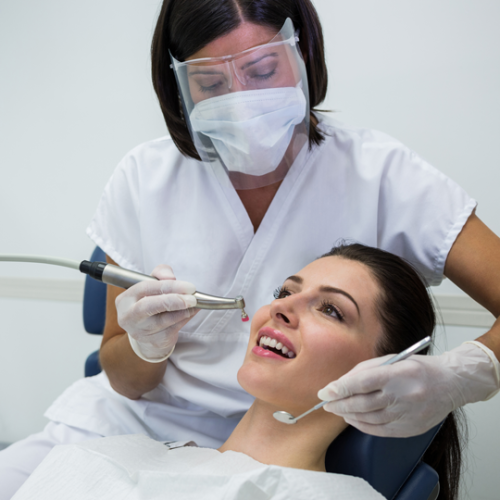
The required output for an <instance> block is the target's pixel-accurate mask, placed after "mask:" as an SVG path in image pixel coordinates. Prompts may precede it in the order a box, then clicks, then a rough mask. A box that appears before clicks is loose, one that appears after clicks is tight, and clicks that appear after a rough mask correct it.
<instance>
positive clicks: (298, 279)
mask: <svg viewBox="0 0 500 500" xmlns="http://www.w3.org/2000/svg"><path fill="white" fill-rule="evenodd" d="M288 280H290V281H295V283H298V284H299V285H302V283H303V282H304V280H303V279H302V278H301V277H300V276H288V278H287V279H286V280H285V281H288Z"/></svg>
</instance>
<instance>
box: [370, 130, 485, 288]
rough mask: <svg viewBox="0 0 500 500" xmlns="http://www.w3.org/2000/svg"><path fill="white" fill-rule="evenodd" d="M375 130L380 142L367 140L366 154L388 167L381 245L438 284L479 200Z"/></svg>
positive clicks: (383, 190)
mask: <svg viewBox="0 0 500 500" xmlns="http://www.w3.org/2000/svg"><path fill="white" fill-rule="evenodd" d="M376 134H379V135H380V137H378V140H377V141H374V142H368V143H365V144H364V147H365V148H366V150H367V151H366V153H367V155H363V156H364V157H365V159H366V158H368V159H369V161H370V162H375V163H378V164H379V165H383V168H381V169H380V170H379V172H381V178H380V192H379V197H378V200H379V202H378V224H377V231H378V234H377V240H378V246H379V247H380V248H383V249H384V250H387V251H389V252H392V253H395V254H397V255H399V256H401V257H403V258H404V259H406V260H407V261H409V262H411V263H412V264H413V265H414V266H415V267H416V268H417V269H418V270H419V271H420V273H421V274H422V275H423V277H424V278H425V280H426V282H427V285H432V286H435V285H439V284H440V283H441V281H442V279H443V272H444V265H445V262H446V258H447V256H448V253H449V251H450V249H451V247H452V246H453V243H454V242H455V240H456V238H457V236H458V235H459V233H460V231H461V230H462V228H463V226H464V224H465V223H466V222H467V219H468V218H469V216H470V215H471V213H472V212H473V210H474V208H475V207H476V205H477V203H476V201H475V200H474V199H472V198H471V197H470V196H469V195H468V194H467V193H466V192H465V191H464V189H462V188H461V187H460V186H459V185H458V184H457V183H455V182H454V181H453V180H451V179H450V178H449V177H447V176H446V175H444V174H443V173H442V172H440V171H439V170H437V169H436V168H434V167H433V166H431V165H430V164H429V163H427V162H426V161H424V160H423V159H422V158H420V157H419V156H418V155H416V154H415V153H414V152H413V151H411V150H409V149H408V148H406V147H404V146H403V145H401V144H400V143H399V142H397V141H395V140H394V139H392V138H390V137H389V136H386V135H385V134H381V133H376ZM391 143H392V144H391ZM377 157H378V158H377ZM366 167H367V168H368V169H369V165H367V166H366Z"/></svg>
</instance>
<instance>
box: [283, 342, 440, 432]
mask: <svg viewBox="0 0 500 500" xmlns="http://www.w3.org/2000/svg"><path fill="white" fill-rule="evenodd" d="M431 341H432V340H431V338H430V337H425V338H424V339H422V340H420V341H418V342H417V343H416V344H413V345H412V346H411V347H408V349H405V350H404V351H402V352H400V353H399V354H396V356H393V357H392V358H391V359H388V360H387V361H386V362H385V363H382V364H381V365H380V366H385V365H392V364H394V363H397V362H398V361H402V360H403V359H406V358H409V357H410V356H411V355H412V354H416V353H417V352H420V351H422V350H423V349H425V348H426V347H427V346H429V345H430V344H431ZM327 403H331V401H322V402H321V403H318V404H317V405H316V406H314V407H313V408H311V409H310V410H308V411H306V412H305V413H303V414H302V415H299V416H298V417H294V416H293V415H290V413H288V412H287V411H275V412H274V413H273V417H274V418H275V419H276V420H278V421H279V422H281V423H283V424H295V423H296V422H297V420H299V419H301V418H302V417H305V416H306V415H309V413H312V412H313V411H315V410H319V409H320V408H323V406H325V405H326V404H327Z"/></svg>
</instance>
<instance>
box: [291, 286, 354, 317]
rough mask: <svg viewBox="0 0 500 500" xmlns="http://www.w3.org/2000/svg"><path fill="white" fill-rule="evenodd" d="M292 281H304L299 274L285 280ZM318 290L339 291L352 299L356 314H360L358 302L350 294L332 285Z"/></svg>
mask: <svg viewBox="0 0 500 500" xmlns="http://www.w3.org/2000/svg"><path fill="white" fill-rule="evenodd" d="M288 280H290V281H294V282H295V283H298V284H299V285H302V283H304V280H303V279H302V278H301V277H300V276H289V277H288V278H287V279H286V280H285V281H288ZM319 291H320V292H326V293H340V294H342V295H344V296H345V297H347V298H348V299H349V300H351V301H352V303H353V304H354V305H355V306H356V309H357V310H358V314H359V315H360V316H361V312H360V311H359V306H358V303H357V302H356V301H355V300H354V299H353V297H352V296H351V295H349V294H348V293H347V292H345V291H344V290H342V289H340V288H335V287H333V286H322V287H320V289H319Z"/></svg>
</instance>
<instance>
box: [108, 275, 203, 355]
mask: <svg viewBox="0 0 500 500" xmlns="http://www.w3.org/2000/svg"><path fill="white" fill-rule="evenodd" d="M151 275H152V276H154V277H155V278H158V279H159V281H158V282H154V281H143V282H141V283H137V284H136V285H134V286H132V287H130V288H129V289H128V290H126V291H125V292H123V293H122V294H120V295H119V296H118V297H117V299H116V310H117V315H118V324H119V325H120V326H121V327H122V328H123V329H124V330H125V331H126V332H127V334H128V337H129V340H130V345H131V346H132V349H133V350H134V352H135V353H136V354H137V355H138V356H139V357H140V358H141V359H144V360H145V361H149V362H150V363H160V362H161V361H164V360H165V359H167V358H168V357H169V356H170V355H171V354H172V352H173V350H174V347H175V344H176V342H177V338H178V336H179V330H180V329H181V328H182V327H183V326H184V325H185V324H186V323H187V322H188V321H189V320H190V319H191V318H192V317H193V316H194V315H195V314H196V313H197V312H198V309H193V308H194V307H195V306H196V298H195V297H194V296H193V295H191V294H193V293H194V292H195V291H196V289H195V286H194V285H193V284H192V283H188V282H186V281H177V280H176V279H175V276H174V273H173V271H172V268H171V267H169V266H166V265H160V266H157V267H155V268H154V269H153V272H152V273H151Z"/></svg>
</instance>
